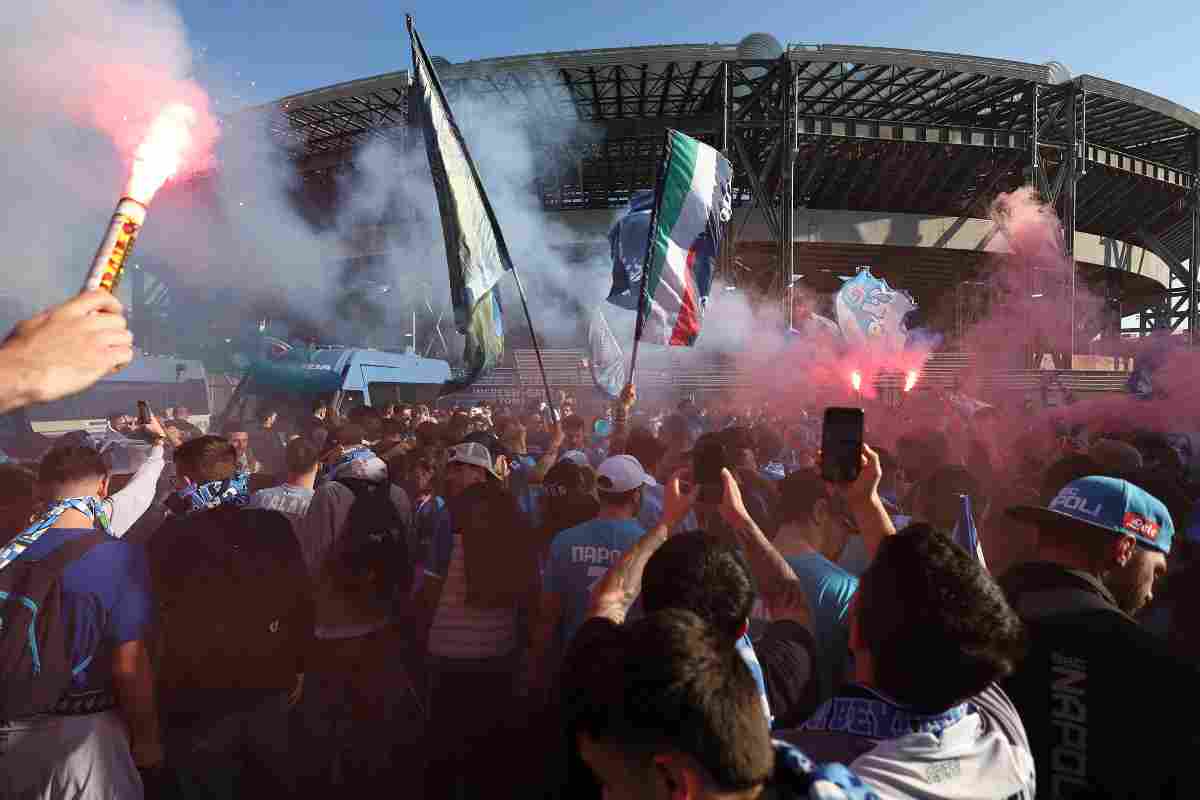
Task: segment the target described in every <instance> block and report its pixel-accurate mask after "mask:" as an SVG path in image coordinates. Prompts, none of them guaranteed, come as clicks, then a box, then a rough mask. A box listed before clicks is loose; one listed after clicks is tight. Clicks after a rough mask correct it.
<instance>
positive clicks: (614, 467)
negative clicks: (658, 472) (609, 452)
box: [596, 455, 658, 494]
mask: <svg viewBox="0 0 1200 800" xmlns="http://www.w3.org/2000/svg"><path fill="white" fill-rule="evenodd" d="M657 485H658V483H657V482H656V481H655V480H654V478H651V477H650V476H649V475H647V474H646V470H644V469H642V465H641V463H640V462H639V461H638V460H637V459H636V458H634V457H633V456H631V455H619V456H612V457H611V458H606V459H605V460H604V461H603V462H601V464H600V468H599V469H597V470H596V488H597V489H599V490H600V491H602V492H609V493H612V494H620V493H621V492H631V491H633V490H634V489H636V488H638V487H639V486H657Z"/></svg>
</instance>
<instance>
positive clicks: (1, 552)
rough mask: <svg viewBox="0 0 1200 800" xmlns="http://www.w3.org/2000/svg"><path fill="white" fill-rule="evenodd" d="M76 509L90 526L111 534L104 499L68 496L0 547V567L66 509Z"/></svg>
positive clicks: (23, 550)
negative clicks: (86, 519)
mask: <svg viewBox="0 0 1200 800" xmlns="http://www.w3.org/2000/svg"><path fill="white" fill-rule="evenodd" d="M71 510H74V511H78V512H79V513H80V514H83V515H84V516H85V517H87V518H88V520H89V521H90V522H91V524H92V527H99V528H100V530H102V531H104V532H105V533H107V534H108V535H110V536H111V535H112V527H111V526H110V524H109V520H108V512H106V511H105V510H104V501H103V500H101V499H100V498H98V497H94V496H93V497H68V498H67V499H65V500H58V501H57V502H55V503H54V504H53V505H51V506H50V507H49V508H47V509H46V510H45V511H43V512H42V513H41V514H40V515H38V518H37V519H36V520H34V522H33V524H32V525H30V526H29V527H28V528H26V529H25V530H23V531H22V532H21V533H19V534H17V536H16V537H15V538H13V540H12V541H11V542H9V543H8V544H6V545H5V546H4V547H3V548H0V569H4V568H5V567H7V566H8V565H9V564H11V563H12V562H14V561H16V560H17V558H18V557H19V556H20V555H21V553H24V552H25V551H26V550H28V549H29V546H30V545H32V544H33V543H34V542H36V541H37V540H38V539H40V538H42V534H44V533H45V532H46V531H48V530H49V529H50V526H51V525H53V524H54V523H55V522H57V521H58V518H59V517H61V516H62V515H63V514H64V513H65V512H67V511H71Z"/></svg>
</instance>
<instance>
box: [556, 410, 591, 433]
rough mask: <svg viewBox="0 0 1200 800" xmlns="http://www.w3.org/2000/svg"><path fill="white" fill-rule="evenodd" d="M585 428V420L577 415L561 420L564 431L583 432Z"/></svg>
mask: <svg viewBox="0 0 1200 800" xmlns="http://www.w3.org/2000/svg"><path fill="white" fill-rule="evenodd" d="M585 428H587V420H585V419H584V418H583V417H581V416H579V415H578V414H570V415H568V416H566V417H564V418H563V421H562V429H563V430H564V431H568V430H571V431H575V430H579V431H581V430H584V429H585Z"/></svg>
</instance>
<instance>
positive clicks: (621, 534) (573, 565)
mask: <svg viewBox="0 0 1200 800" xmlns="http://www.w3.org/2000/svg"><path fill="white" fill-rule="evenodd" d="M645 532H646V531H645V529H644V528H643V527H642V526H641V524H639V523H638V521H637V520H635V519H593V520H589V521H588V522H585V523H583V524H582V525H576V526H575V527H574V528H568V529H567V530H565V531H562V532H561V533H559V534H558V535H557V536H555V537H554V541H553V542H551V544H550V558H549V560H548V561H547V563H546V574H545V577H544V578H543V585H544V588H545V590H546V591H547V592H553V593H554V594H557V595H559V596H560V597H561V598H562V603H563V624H562V634H563V635H562V641H563V642H564V643H566V642H570V641H571V637H572V636H574V634H575V631H576V630H577V629H578V628H579V626H580V625H582V624H583V622H584V619H585V617H586V615H587V607H588V600H589V598H590V597H591V593H592V587H593V586H595V585H596V584H597V583H598V582H599V581H600V579H601V578H603V577H604V573H606V572H608V568H609V567H611V566H612V565H613V564H615V563H617V562H618V561H620V560H621V555H622V554H623V553H624V552H625V551H626V550H628V549H629V548H630V547H632V546H633V545H634V543H635V542H636V541H637V540H638V539H640V538H642V534H644V533H645Z"/></svg>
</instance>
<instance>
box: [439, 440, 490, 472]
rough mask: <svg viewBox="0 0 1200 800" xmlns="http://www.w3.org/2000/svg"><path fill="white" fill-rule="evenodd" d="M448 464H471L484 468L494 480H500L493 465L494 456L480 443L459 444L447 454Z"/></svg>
mask: <svg viewBox="0 0 1200 800" xmlns="http://www.w3.org/2000/svg"><path fill="white" fill-rule="evenodd" d="M447 456H448V457H447V459H446V463H447V464H470V465H472V466H475V467H483V468H484V469H485V470H487V473H488V474H489V475H491V476H492V477H493V478H499V477H500V476H499V475H497V474H496V468H495V467H494V466H493V465H492V454H491V453H490V452H488V449H487V448H486V447H484V446H483V445H481V444H480V443H479V442H459V443H458V444H456V445H454V447H451V448H450V450H449V451H448V453H447Z"/></svg>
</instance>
